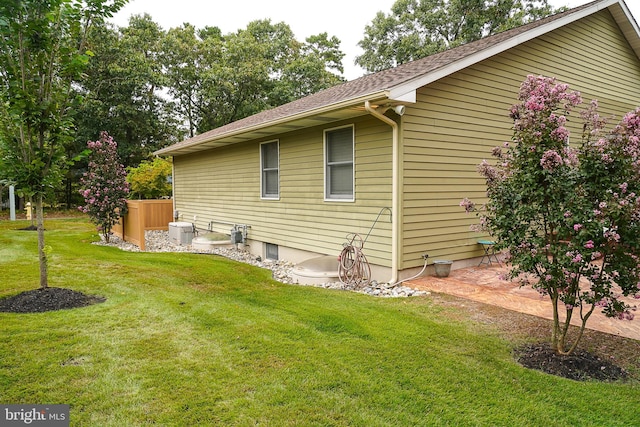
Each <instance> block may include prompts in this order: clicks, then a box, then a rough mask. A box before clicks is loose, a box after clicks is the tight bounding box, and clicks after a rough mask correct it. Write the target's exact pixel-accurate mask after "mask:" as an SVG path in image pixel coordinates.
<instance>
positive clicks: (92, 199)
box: [80, 132, 129, 242]
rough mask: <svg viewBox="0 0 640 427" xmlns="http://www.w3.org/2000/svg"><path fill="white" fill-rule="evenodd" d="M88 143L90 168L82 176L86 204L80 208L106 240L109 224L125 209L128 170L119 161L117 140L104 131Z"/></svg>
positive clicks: (127, 191) (109, 230)
mask: <svg viewBox="0 0 640 427" xmlns="http://www.w3.org/2000/svg"><path fill="white" fill-rule="evenodd" d="M87 147H88V149H89V150H90V154H89V169H88V171H87V172H85V173H84V175H83V176H82V179H81V185H82V186H83V189H82V190H81V191H80V192H81V194H82V197H83V198H84V200H85V205H84V206H82V207H80V210H81V211H82V212H84V213H86V214H88V215H89V218H91V221H93V222H94V223H95V224H96V225H97V226H98V229H99V230H100V233H101V234H102V235H103V236H104V238H105V240H106V241H107V242H108V241H109V237H110V236H111V228H112V227H113V226H114V225H115V224H117V223H118V220H119V219H120V216H121V214H122V213H123V212H126V209H127V195H128V194H129V184H128V183H127V181H126V177H127V172H126V170H125V168H124V165H122V164H121V163H120V157H119V156H118V144H117V143H116V142H115V141H114V140H113V138H112V137H110V136H109V134H108V133H107V132H101V133H100V139H99V140H97V141H89V142H88V143H87Z"/></svg>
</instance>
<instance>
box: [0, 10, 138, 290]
mask: <svg viewBox="0 0 640 427" xmlns="http://www.w3.org/2000/svg"><path fill="white" fill-rule="evenodd" d="M125 3H126V0H110V1H108V0H87V1H85V2H79V1H72V0H50V1H39V0H21V1H18V0H12V1H4V2H2V3H0V40H1V43H0V143H1V144H2V145H3V147H2V150H1V151H2V153H3V156H4V159H3V163H4V165H5V167H4V168H3V174H4V175H5V176H4V178H11V179H12V180H13V181H15V182H16V185H17V188H18V190H19V191H21V192H22V193H23V194H25V195H26V196H28V197H33V198H34V199H35V205H36V218H37V220H36V222H37V227H38V255H39V263H40V287H42V288H46V287H47V286H48V272H47V254H46V251H45V238H44V221H43V210H42V205H43V199H44V197H45V195H46V194H47V193H48V192H50V191H51V190H52V189H54V188H58V187H59V186H60V181H61V177H62V171H63V169H64V168H65V161H66V159H65V156H64V144H65V143H66V142H68V141H70V140H71V139H72V137H73V134H72V130H73V123H72V117H71V116H72V115H71V110H72V108H73V107H74V105H77V101H78V99H77V98H76V97H75V96H74V92H73V90H72V89H73V87H74V85H76V84H77V83H78V82H79V81H80V80H82V78H83V73H84V71H85V69H86V66H87V64H88V62H89V59H90V58H91V57H92V56H93V53H92V52H91V51H90V50H89V49H88V48H87V45H86V41H87V37H88V35H89V34H90V31H91V30H92V28H93V26H94V24H95V23H100V22H103V21H104V19H105V18H106V17H109V16H112V15H113V13H115V12H116V11H118V10H119V9H120V8H121V7H122V6H123V5H124V4H125Z"/></svg>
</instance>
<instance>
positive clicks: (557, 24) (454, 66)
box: [389, 0, 637, 99]
mask: <svg viewBox="0 0 640 427" xmlns="http://www.w3.org/2000/svg"><path fill="white" fill-rule="evenodd" d="M615 4H620V6H621V7H622V8H623V10H624V11H625V13H626V14H627V16H628V18H629V21H630V22H633V23H635V21H634V20H633V17H632V15H631V14H630V13H629V9H628V8H627V7H626V4H624V0H608V1H602V2H599V3H596V4H594V5H593V6H591V7H588V8H586V9H584V10H581V11H579V12H575V13H572V14H569V15H568V16H566V17H564V18H560V19H557V20H555V21H553V22H549V23H548V24H545V25H541V26H540V27H537V28H534V29H532V30H529V31H527V32H526V33H522V34H520V35H517V36H515V37H512V38H510V39H507V40H505V41H503V42H502V43H499V44H497V45H494V46H492V47H489V48H487V49H484V50H482V51H479V52H477V53H475V54H472V55H469V56H466V57H464V58H462V59H460V60H458V61H456V62H453V63H451V64H449V65H446V66H444V67H442V68H440V69H437V70H435V71H432V72H430V73H427V74H425V75H423V76H420V77H418V78H415V79H413V80H410V81H408V82H405V83H402V84H400V85H398V86H395V87H393V88H392V89H391V90H390V93H389V98H391V99H398V98H401V97H402V96H403V95H405V94H407V93H409V92H411V91H414V92H415V91H416V90H418V89H419V88H421V87H423V86H426V85H428V84H429V83H433V82H435V81H436V80H440V79H441V78H444V77H447V76H449V75H451V74H453V73H455V72H457V71H460V70H463V69H465V68H467V67H470V66H472V65H474V64H477V63H478V62H480V61H483V60H485V59H488V58H491V57H492V56H495V55H497V54H499V53H502V52H504V51H506V50H509V49H511V48H513V47H516V46H518V45H520V44H522V43H525V42H528V41H529V40H533V39H535V38H536V37H540V36H542V35H544V34H546V33H549V32H551V31H553V30H556V29H558V28H561V27H563V26H565V25H568V24H570V23H572V22H575V21H578V20H580V19H582V18H584V17H587V16H589V15H591V14H594V13H597V12H599V11H600V10H603V9H607V8H609V7H611V6H612V5H615ZM635 27H636V28H637V25H636V26H635Z"/></svg>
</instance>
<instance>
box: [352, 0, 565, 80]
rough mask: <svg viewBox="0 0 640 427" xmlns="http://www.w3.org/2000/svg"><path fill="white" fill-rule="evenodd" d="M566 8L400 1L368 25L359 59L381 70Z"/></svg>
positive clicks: (500, 1) (507, 1) (525, 1)
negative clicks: (387, 12)
mask: <svg viewBox="0 0 640 427" xmlns="http://www.w3.org/2000/svg"><path fill="white" fill-rule="evenodd" d="M562 10H565V8H561V9H555V10H554V8H553V7H551V6H549V4H548V3H547V0H397V1H396V2H395V3H394V4H393V6H392V7H391V13H390V14H388V15H387V14H385V13H383V12H378V14H377V15H376V17H375V18H374V19H373V21H372V22H371V24H370V25H367V26H366V27H365V36H364V38H363V39H362V40H361V41H360V42H359V43H358V45H359V46H360V47H361V48H362V49H363V50H364V53H363V54H362V55H360V56H358V57H356V60H355V62H356V64H358V65H360V66H361V67H362V68H364V69H365V70H367V71H369V72H376V71H381V70H384V69H387V68H391V67H394V66H396V65H399V64H403V63H405V62H409V61H413V60H416V59H420V58H424V57H426V56H429V55H432V54H434V53H437V52H441V51H443V50H446V49H450V48H452V47H456V46H459V45H461V44H464V43H468V42H472V41H474V40H478V39H480V38H482V37H485V36H488V35H491V34H495V33H499V32H501V31H505V30H508V29H510V28H514V27H517V26H520V25H523V24H526V23H528V22H531V21H535V20H537V19H540V18H543V17H545V16H549V15H551V14H553V13H556V12H559V11H562Z"/></svg>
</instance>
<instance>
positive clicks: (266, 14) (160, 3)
mask: <svg viewBox="0 0 640 427" xmlns="http://www.w3.org/2000/svg"><path fill="white" fill-rule="evenodd" d="M589 2H590V0H549V3H550V4H552V5H553V6H555V7H560V6H570V7H575V6H579V5H582V4H586V3H589ZM393 3H395V0H323V1H314V2H306V1H296V0H236V1H233V0H231V1H229V0H225V1H220V0H129V3H128V4H127V5H126V6H125V7H124V8H122V10H121V11H120V12H119V13H118V14H117V15H116V16H114V18H113V19H112V22H114V23H115V24H116V25H119V26H126V25H127V22H128V19H129V17H130V16H131V15H135V14H142V13H145V12H146V13H148V14H149V15H151V17H152V18H153V20H154V21H155V22H157V23H158V24H160V26H162V28H163V29H165V30H168V29H169V28H173V27H178V26H180V25H182V24H183V23H185V22H188V23H190V24H193V25H194V26H195V27H196V28H203V27H204V26H207V25H208V26H212V27H219V28H220V29H221V30H222V33H223V34H227V33H231V32H235V31H236V30H238V29H241V28H246V26H247V24H248V23H249V22H251V21H254V20H256V19H266V18H269V19H271V21H272V22H273V23H277V22H285V23H286V24H288V25H289V26H290V27H291V30H292V31H293V32H294V34H295V37H296V39H298V40H300V41H303V40H304V39H306V38H307V37H308V36H310V35H314V34H319V33H322V32H327V33H328V34H329V36H336V37H338V38H339V39H340V41H341V45H340V48H341V50H342V51H343V52H344V53H345V54H346V56H345V57H344V59H343V61H342V63H343V65H344V67H345V77H346V78H347V79H348V80H353V79H355V78H358V77H360V76H361V75H362V74H364V71H363V70H362V69H361V68H359V67H357V66H355V65H354V64H353V61H354V59H355V57H356V56H358V55H360V54H362V50H361V49H360V48H359V47H358V46H357V44H358V42H359V41H360V40H361V39H362V37H363V35H364V27H365V26H366V25H367V24H369V23H371V21H372V20H373V18H374V17H375V16H376V13H377V12H378V11H383V12H384V13H387V14H388V13H389V12H390V11H391V6H392V5H393ZM626 3H627V6H628V7H629V9H630V10H631V13H632V14H633V15H634V17H635V19H636V21H639V22H640V1H638V0H626Z"/></svg>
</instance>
